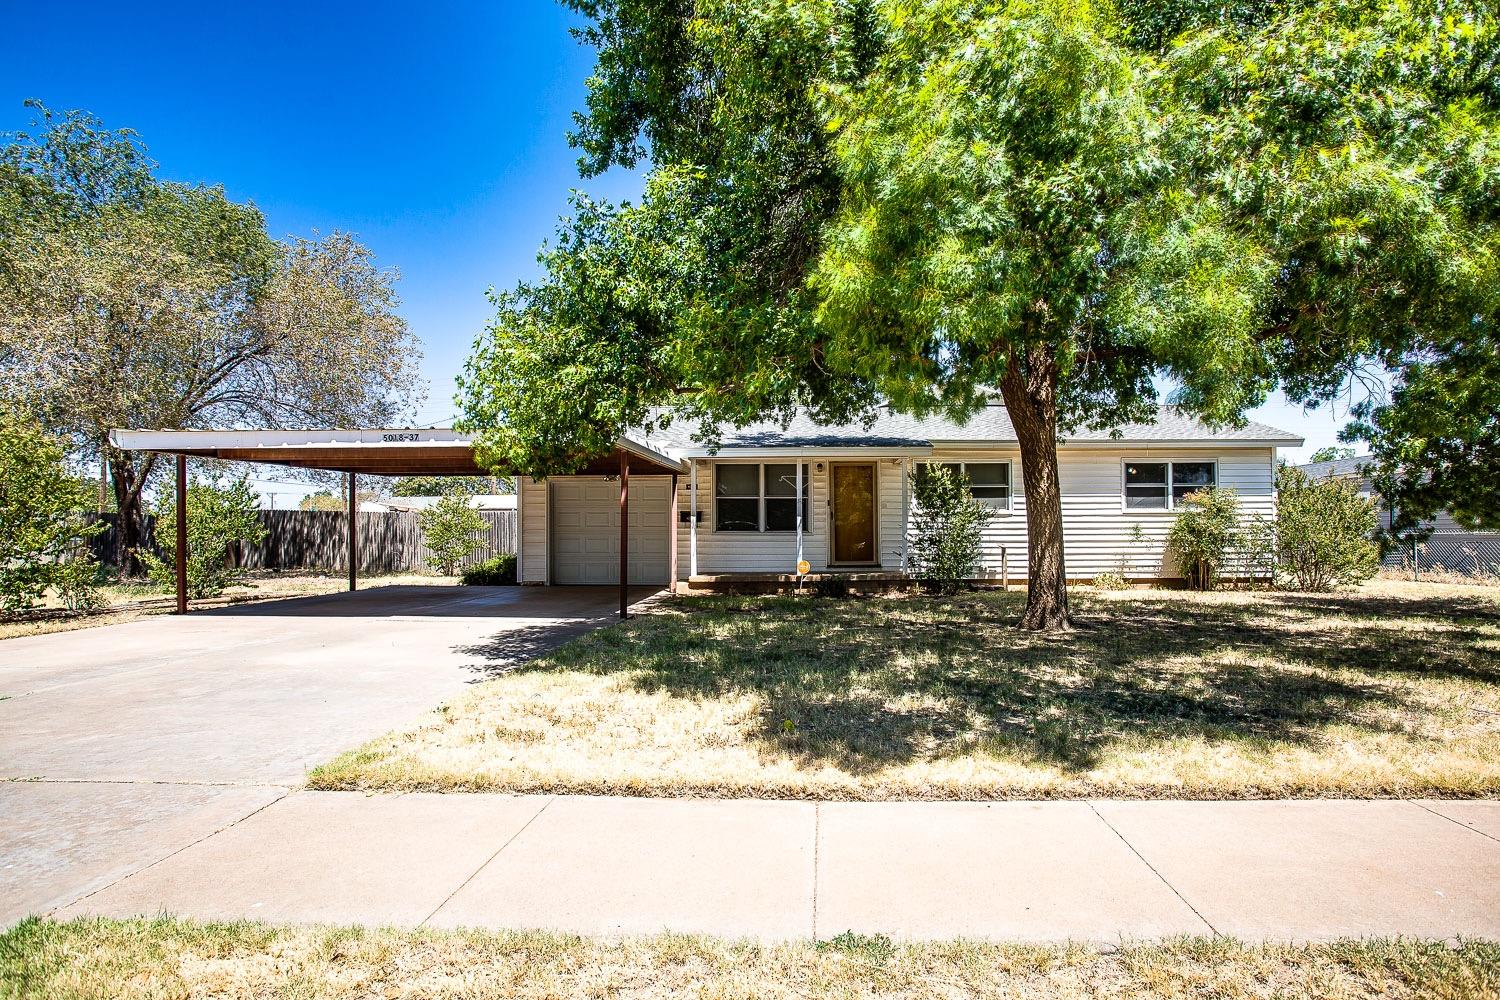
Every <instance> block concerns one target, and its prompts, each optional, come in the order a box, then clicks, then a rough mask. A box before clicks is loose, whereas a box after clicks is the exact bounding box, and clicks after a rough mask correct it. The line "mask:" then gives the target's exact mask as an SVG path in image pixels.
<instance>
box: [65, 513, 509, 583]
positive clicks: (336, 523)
mask: <svg viewBox="0 0 1500 1000" xmlns="http://www.w3.org/2000/svg"><path fill="white" fill-rule="evenodd" d="M99 516H101V517H102V518H103V519H104V521H105V522H106V523H107V524H108V525H109V527H108V528H107V529H106V530H105V531H102V532H100V533H99V534H98V535H96V536H95V537H94V538H93V539H92V543H91V547H92V548H93V550H94V555H95V557H96V558H98V559H99V561H101V562H106V563H107V562H113V560H114V551H115V515H113V514H103V515H99ZM479 516H480V517H481V518H483V519H484V522H485V524H486V530H485V532H484V534H482V535H481V536H480V537H479V547H478V548H476V549H475V550H474V554H473V555H471V556H470V557H469V558H468V559H465V560H464V561H463V562H462V563H460V564H459V568H460V569H464V568H467V567H469V566H472V565H474V564H476V563H480V562H483V561H484V560H486V559H489V558H490V557H492V556H497V555H502V554H505V553H513V552H515V551H516V512H515V511H513V510H498V511H480V512H479ZM348 517H349V515H348V514H345V513H344V512H342V511H325V510H263V511H260V523H261V524H262V525H263V526H264V527H265V529H266V537H265V539H264V540H263V541H262V542H261V543H260V544H259V545H244V544H241V545H239V546H237V549H238V551H237V552H234V553H231V555H232V557H233V558H234V560H235V562H236V563H237V564H238V565H240V566H244V567H246V568H249V569H275V570H296V569H322V570H341V569H344V568H346V567H347V566H348V564H349V527H348ZM355 517H356V519H357V527H356V530H357V531H358V533H359V537H358V541H357V544H358V547H359V571H360V572H361V573H405V572H410V571H412V570H426V569H429V568H430V567H429V566H428V565H427V557H428V556H430V555H431V554H432V550H430V549H429V548H428V547H427V545H426V544H425V543H424V541H423V539H422V528H421V525H420V524H419V523H418V521H417V515H416V514H415V513H414V512H412V511H391V512H388V513H385V512H382V513H370V514H363V513H361V514H356V515H355Z"/></svg>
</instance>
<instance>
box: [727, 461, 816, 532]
mask: <svg viewBox="0 0 1500 1000" xmlns="http://www.w3.org/2000/svg"><path fill="white" fill-rule="evenodd" d="M811 492H812V476H811V475H809V472H808V467H807V466H806V465H803V466H802V530H803V531H805V532H811V530H812V522H811V521H810V520H809V519H808V517H807V508H808V502H807V498H808V496H809V494H810V493H811ZM714 530H715V531H796V530H797V465H796V463H794V462H786V463H779V462H768V463H766V464H764V465H752V464H748V463H738V462H734V463H730V462H725V463H720V464H717V465H715V466H714Z"/></svg>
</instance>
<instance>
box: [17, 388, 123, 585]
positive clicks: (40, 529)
mask: <svg viewBox="0 0 1500 1000" xmlns="http://www.w3.org/2000/svg"><path fill="white" fill-rule="evenodd" d="M66 457H67V452H66V450H65V448H64V446H63V444H62V442H60V441H58V440H57V439H56V438H53V437H52V436H50V435H48V434H47V433H46V432H45V431H44V430H43V429H42V428H41V427H40V426H38V425H37V424H36V423H34V422H33V421H30V420H28V419H26V418H24V417H22V416H20V415H18V414H14V413H6V412H3V411H0V609H4V610H5V611H8V612H16V611H22V610H25V609H26V608H29V607H31V606H32V605H33V604H35V603H36V602H37V601H39V600H41V598H42V597H43V595H45V594H46V592H47V590H48V589H49V588H50V589H52V590H53V592H54V593H56V594H57V596H58V598H59V599H60V600H61V601H62V602H63V604H64V605H66V606H67V607H68V608H70V609H73V610H87V609H89V608H92V607H94V606H96V605H97V604H99V603H100V598H99V593H98V591H97V590H96V589H95V582H96V580H97V577H98V571H99V567H98V564H97V563H95V561H94V558H93V555H92V554H91V553H90V552H89V551H88V545H87V542H88V539H89V538H90V537H92V536H93V535H96V534H98V533H99V532H100V531H103V530H104V524H103V523H95V524H90V523H88V521H87V519H86V517H85V515H86V513H87V512H88V511H89V510H90V509H91V508H92V506H93V505H94V503H95V500H94V497H93V490H92V488H91V487H90V486H89V485H88V484H87V483H85V482H83V481H82V480H81V479H78V478H77V477H76V476H73V475H71V474H70V473H69V472H68V468H67V463H66Z"/></svg>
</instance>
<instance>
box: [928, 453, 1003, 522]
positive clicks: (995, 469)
mask: <svg viewBox="0 0 1500 1000" xmlns="http://www.w3.org/2000/svg"><path fill="white" fill-rule="evenodd" d="M936 464H940V465H942V467H943V468H945V469H949V470H951V471H952V472H953V473H954V474H955V475H957V476H959V477H960V478H962V479H967V480H968V481H969V492H970V493H972V494H973V495H974V498H975V499H977V500H983V501H984V502H985V503H986V504H988V505H989V506H991V507H998V508H999V509H1001V510H1010V463H1009V462H941V463H936Z"/></svg>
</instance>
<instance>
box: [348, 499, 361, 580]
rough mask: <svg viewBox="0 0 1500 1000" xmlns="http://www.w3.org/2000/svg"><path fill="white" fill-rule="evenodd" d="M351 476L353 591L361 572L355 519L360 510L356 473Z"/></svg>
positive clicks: (350, 567)
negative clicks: (355, 481)
mask: <svg viewBox="0 0 1500 1000" xmlns="http://www.w3.org/2000/svg"><path fill="white" fill-rule="evenodd" d="M348 476H349V590H350V591H351V592H352V591H353V590H354V589H355V587H357V586H358V585H359V584H358V574H359V529H358V524H357V522H356V519H355V516H356V515H355V512H356V511H358V510H359V500H358V498H357V494H356V493H355V488H354V473H352V472H351V473H348Z"/></svg>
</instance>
